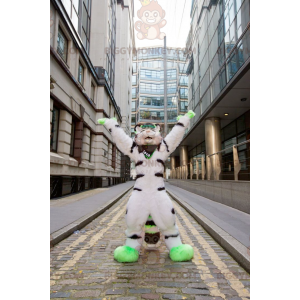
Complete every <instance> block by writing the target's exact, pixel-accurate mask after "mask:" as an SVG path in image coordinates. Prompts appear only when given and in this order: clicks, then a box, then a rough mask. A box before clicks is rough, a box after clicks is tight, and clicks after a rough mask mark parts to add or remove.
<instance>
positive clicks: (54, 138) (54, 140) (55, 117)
mask: <svg viewBox="0 0 300 300" xmlns="http://www.w3.org/2000/svg"><path fill="white" fill-rule="evenodd" d="M59 112H60V110H59V109H58V108H56V107H53V111H52V127H51V137H50V151H53V152H56V151H57V146H58V131H59ZM75 130H76V122H75V121H72V125H71V141H70V152H69V155H70V156H71V157H74V144H75ZM89 146H90V148H89V162H91V158H92V134H90V145H89ZM109 148H111V150H112V160H111V167H112V168H113V169H115V168H116V155H117V149H116V146H115V145H113V144H111V143H109ZM106 156H107V154H105V153H104V157H106Z"/></svg>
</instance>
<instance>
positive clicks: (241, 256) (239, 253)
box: [167, 190, 250, 274]
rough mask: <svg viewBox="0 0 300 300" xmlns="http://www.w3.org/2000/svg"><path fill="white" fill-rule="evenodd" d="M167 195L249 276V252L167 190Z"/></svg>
mask: <svg viewBox="0 0 300 300" xmlns="http://www.w3.org/2000/svg"><path fill="white" fill-rule="evenodd" d="M167 193H168V194H169V195H170V196H171V198H173V199H174V200H175V201H176V202H177V203H178V204H179V205H180V206H182V207H183V208H184V209H185V210H186V211H187V212H188V213H189V214H190V215H191V216H192V217H193V218H194V219H195V220H196V221H197V222H198V223H199V224H200V225H201V226H202V227H203V228H204V229H205V230H206V231H207V232H208V233H209V234H210V235H211V236H212V237H213V239H214V240H215V241H216V242H217V243H218V244H219V245H220V246H222V247H223V248H224V249H225V250H226V251H227V252H228V253H229V254H230V255H231V256H232V257H233V258H234V259H235V260H236V261H237V262H238V263H239V264H240V265H241V266H242V267H243V268H244V269H245V270H246V271H247V272H248V273H249V274H250V250H249V249H248V248H247V247H246V246H244V245H243V244H242V243H240V242H239V241H238V240H236V239H235V238H234V237H232V236H231V235H230V234H229V233H227V232H226V231H224V230H223V229H222V228H220V227H219V226H218V225H216V224H215V223H213V222H212V221H210V220H209V219H208V218H207V217H205V216H204V215H202V214H201V213H199V212H198V211H197V210H195V209H194V208H193V207H192V206H191V205H189V204H188V203H186V202H185V201H183V200H181V199H180V198H179V197H178V196H176V195H174V194H173V193H171V192H170V191H168V190H167Z"/></svg>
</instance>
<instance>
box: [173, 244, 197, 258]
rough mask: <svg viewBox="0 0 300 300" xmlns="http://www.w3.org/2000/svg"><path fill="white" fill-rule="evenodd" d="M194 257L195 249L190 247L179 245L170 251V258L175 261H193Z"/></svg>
mask: <svg viewBox="0 0 300 300" xmlns="http://www.w3.org/2000/svg"><path fill="white" fill-rule="evenodd" d="M193 256H194V249H193V247H192V246H190V245H184V244H182V245H179V246H178V247H173V248H172V249H171V250H170V258H171V259H172V260H173V261H187V260H191V259H192V258H193Z"/></svg>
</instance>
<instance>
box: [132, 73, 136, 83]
mask: <svg viewBox="0 0 300 300" xmlns="http://www.w3.org/2000/svg"><path fill="white" fill-rule="evenodd" d="M132 85H136V75H133V76H132Z"/></svg>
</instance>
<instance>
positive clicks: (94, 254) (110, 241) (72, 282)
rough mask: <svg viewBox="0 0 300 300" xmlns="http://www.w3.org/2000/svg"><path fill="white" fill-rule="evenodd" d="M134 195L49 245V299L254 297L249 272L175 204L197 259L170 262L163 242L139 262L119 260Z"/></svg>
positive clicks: (212, 299) (184, 235)
mask: <svg viewBox="0 0 300 300" xmlns="http://www.w3.org/2000/svg"><path fill="white" fill-rule="evenodd" d="M130 194H131V191H130V192H128V193H127V194H126V195H125V196H124V197H123V198H122V199H121V200H120V201H118V202H117V203H116V204H115V205H114V206H112V207H111V208H110V209H108V210H107V211H106V212H105V213H104V214H102V215H101V216H99V217H98V218H97V219H95V220H94V221H93V222H91V223H90V224H89V225H87V226H86V227H85V228H83V229H82V230H80V232H79V233H77V234H75V233H74V234H72V235H71V236H70V237H68V238H67V239H65V240H63V241H62V242H60V243H59V244H57V245H56V246H55V247H53V248H51V268H50V271H51V276H50V278H51V299H62V298H64V299H120V300H121V299H124V300H125V299H126V300H137V299H196V300H221V299H231V300H239V299H250V275H249V274H248V273H247V272H246V271H245V270H244V269H243V268H241V267H240V266H239V265H238V264H237V262H235V260H234V259H233V258H232V257H231V256H230V255H229V254H228V253H227V252H226V251H225V250H223V248H222V247H220V246H219V245H218V244H217V243H216V242H215V241H214V240H213V239H212V238H211V237H210V236H209V235H208V234H207V233H206V232H205V231H204V230H203V228H202V227H201V226H200V225H199V224H198V223H197V222H196V221H195V220H194V219H193V218H192V217H191V216H190V215H189V214H188V213H187V212H186V211H185V210H184V209H183V208H182V207H180V206H179V205H178V204H177V203H175V202H174V207H175V211H176V216H177V225H178V227H179V230H180V234H181V237H182V239H183V243H187V244H190V245H191V246H193V248H194V253H195V255H194V258H193V260H192V261H190V262H183V263H177V262H173V261H171V260H170V258H169V257H168V250H167V248H166V246H165V244H164V241H163V240H162V241H160V242H159V244H158V246H157V248H156V250H146V249H145V248H144V247H143V248H142V250H141V254H140V258H139V261H138V262H137V263H126V264H122V263H118V262H116V261H115V260H114V258H113V251H114V249H115V248H116V247H118V246H121V245H123V244H124V241H125V233H124V231H125V229H126V227H125V218H124V216H125V211H126V203H127V201H128V198H129V196H130Z"/></svg>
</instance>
